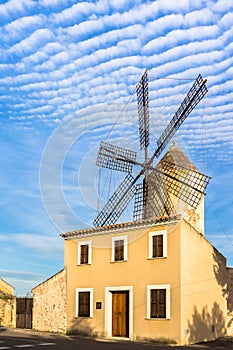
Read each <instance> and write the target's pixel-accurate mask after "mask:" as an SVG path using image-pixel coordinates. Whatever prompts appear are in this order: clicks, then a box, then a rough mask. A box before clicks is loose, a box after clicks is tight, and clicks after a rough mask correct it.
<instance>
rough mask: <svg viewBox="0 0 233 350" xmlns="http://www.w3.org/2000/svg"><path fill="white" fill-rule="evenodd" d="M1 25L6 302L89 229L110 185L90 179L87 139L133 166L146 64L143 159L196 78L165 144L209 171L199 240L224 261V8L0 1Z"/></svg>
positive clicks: (229, 221)
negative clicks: (189, 106) (195, 96)
mask: <svg viewBox="0 0 233 350" xmlns="http://www.w3.org/2000/svg"><path fill="white" fill-rule="evenodd" d="M0 19H1V20H0V145H1V152H0V191H1V196H0V202H1V211H0V257H1V258H0V277H1V278H3V279H4V280H6V281H7V282H8V283H10V284H11V285H13V286H14V287H15V293H16V295H20V296H23V295H26V294H27V293H30V291H31V289H32V288H33V287H35V286H36V285H38V284H39V283H41V282H42V281H44V280H46V279H47V278H48V277H50V276H52V275H53V274H55V273H57V272H58V271H59V270H61V269H62V268H63V239H62V238H61V237H60V234H61V233H64V232H68V231H71V230H78V229H81V228H85V227H90V226H92V225H93V220H94V218H95V217H96V214H97V210H98V208H101V207H102V205H103V203H104V200H106V198H107V196H108V195H109V194H110V193H112V191H113V190H114V188H115V187H116V185H117V183H118V182H119V179H118V177H117V176H118V175H117V174H112V173H111V174H110V172H108V173H107V172H103V174H102V175H101V176H100V171H99V169H98V167H96V165H95V159H96V154H97V152H98V147H99V143H100V142H101V141H102V140H105V141H107V142H112V143H114V144H116V145H118V146H121V147H124V148H128V149H131V150H134V151H137V154H138V159H139V160H140V157H142V155H141V154H140V149H139V144H138V143H139V142H138V126H137V123H138V120H137V105H136V97H135V86H136V84H137V82H138V81H139V79H140V77H141V76H142V74H143V72H144V71H145V69H148V70H149V79H150V93H149V96H150V132H151V138H150V140H151V142H150V146H149V152H150V154H153V151H154V150H155V148H156V141H157V139H158V137H159V136H160V134H161V132H162V131H163V130H164V128H165V127H166V125H167V123H168V122H169V121H170V120H171V118H172V116H173V114H174V113H175V111H176V110H177V108H178V107H179V105H180V103H181V102H182V101H183V98H184V97H185V95H186V93H187V92H188V91H189V89H190V88H191V86H192V84H193V82H194V81H195V79H196V78H197V76H198V74H201V75H202V76H203V78H206V79H207V86H208V94H207V96H206V97H204V98H203V100H202V101H201V102H200V103H199V104H198V106H197V107H196V108H195V109H194V111H193V112H192V113H191V114H190V116H189V117H188V118H187V120H185V122H184V123H183V125H182V126H181V127H180V129H179V131H178V132H177V134H176V135H175V138H174V140H175V141H176V143H177V144H178V145H179V146H180V147H181V149H182V150H183V151H184V152H185V153H186V154H187V155H188V156H189V158H190V160H191V161H192V162H193V163H194V164H195V165H196V167H197V168H198V169H199V171H200V172H202V173H205V174H207V175H209V176H211V181H210V183H209V185H208V188H207V191H206V196H205V208H206V211H205V220H206V221H205V236H206V238H207V239H208V240H209V241H210V242H211V243H212V244H213V245H214V246H215V247H216V248H217V249H218V250H220V252H221V253H222V254H223V255H224V256H225V257H226V258H227V261H228V266H233V189H232V188H233V187H232V179H233V166H232V165H233V134H232V132H233V102H232V101H233V81H232V80H233V42H232V37H233V27H232V23H233V3H232V2H231V1H225V0H205V1H204V0H179V1H172V0H158V1H149V0H148V1H146V0H144V1H143V0H128V1H127V0H99V1H85V2H81V1H77V0H37V1H36V0H9V1H4V0H1V1H0ZM99 179H100V180H99ZM100 187H101V191H102V192H100V191H99V188H100ZM99 194H101V199H100V200H98V197H99ZM124 215H125V217H123V220H127V221H130V220H131V219H130V215H131V214H130V210H128V212H127V211H126V213H125V214H124Z"/></svg>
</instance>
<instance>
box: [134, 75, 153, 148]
mask: <svg viewBox="0 0 233 350" xmlns="http://www.w3.org/2000/svg"><path fill="white" fill-rule="evenodd" d="M136 92H137V101H138V124H139V138H140V149H145V148H147V147H148V146H149V143H150V131H149V128H150V125H149V77H148V70H146V71H145V73H144V74H143V76H142V77H141V80H140V81H139V83H138V84H137V86H136Z"/></svg>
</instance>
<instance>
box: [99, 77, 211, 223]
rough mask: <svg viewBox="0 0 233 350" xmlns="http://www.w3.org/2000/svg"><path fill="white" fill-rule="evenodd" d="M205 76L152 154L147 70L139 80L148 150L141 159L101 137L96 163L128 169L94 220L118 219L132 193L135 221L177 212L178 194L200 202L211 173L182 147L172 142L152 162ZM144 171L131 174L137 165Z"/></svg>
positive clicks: (198, 95) (196, 98)
mask: <svg viewBox="0 0 233 350" xmlns="http://www.w3.org/2000/svg"><path fill="white" fill-rule="evenodd" d="M206 82H207V81H206V79H205V80H203V78H202V76H201V75H198V77H197V79H196V80H195V82H194V84H193V86H192V87H191V89H190V90H189V92H188V94H187V95H186V97H185V98H184V100H183V102H182V103H181V105H180V107H179V108H178V110H177V112H176V113H175V114H174V116H173V118H172V119H171V121H170V122H169V124H168V126H167V127H166V128H165V130H164V131H163V133H162V134H161V136H160V137H159V139H158V140H157V148H156V149H155V151H154V153H153V155H152V156H149V152H148V146H149V144H150V130H149V79H148V70H146V71H145V73H144V74H143V76H142V77H141V79H140V81H139V83H138V84H137V86H136V93H137V103H138V122H139V142H140V149H141V150H142V151H144V162H143V163H141V162H138V161H137V159H136V152H134V151H131V150H128V149H125V148H122V147H118V146H115V145H112V144H110V143H107V142H101V144H100V148H99V151H98V155H97V160H96V165H98V166H99V167H104V168H108V169H112V170H116V171H121V172H125V173H126V177H125V179H124V180H123V181H122V182H121V183H120V185H119V186H118V188H117V189H116V190H115V192H114V193H113V195H112V196H111V198H110V199H109V200H108V202H107V203H106V204H105V206H104V207H103V209H102V210H101V211H100V212H99V213H98V215H97V217H96V219H95V220H94V225H95V226H106V225H111V224H114V223H116V221H117V220H118V219H119V217H120V216H121V214H122V213H123V211H124V210H125V209H126V207H127V206H128V204H129V202H130V201H131V200H132V198H133V197H135V199H134V212H133V221H137V220H142V219H149V218H158V217H161V216H165V217H170V216H174V215H176V208H175V206H174V203H175V202H176V201H177V200H178V199H180V200H181V201H183V202H185V203H186V204H187V205H188V206H189V207H190V208H193V209H194V210H195V209H197V207H198V206H199V204H200V202H201V200H202V198H203V195H204V194H205V189H206V186H207V185H208V183H209V180H210V177H208V176H206V175H204V174H201V173H200V172H199V171H198V170H197V169H196V168H195V167H194V166H193V165H192V163H191V162H190V161H189V160H188V158H187V157H186V156H185V155H184V153H183V152H182V151H181V150H180V149H178V147H175V146H173V148H171V149H170V150H169V152H167V153H166V154H165V156H164V157H163V158H162V159H161V160H160V161H159V163H158V164H157V165H156V166H155V167H154V166H153V161H154V159H155V158H159V156H160V155H161V154H162V152H163V151H164V149H165V148H166V146H167V145H168V143H169V142H170V141H171V139H172V137H173V136H174V134H175V133H176V131H177V130H178V129H179V127H180V126H181V125H182V123H183V122H184V120H185V119H186V118H187V117H188V115H189V114H190V113H191V112H192V110H193V109H194V108H195V107H196V105H197V104H198V103H199V102H200V101H201V100H202V98H203V97H204V96H205V94H206V93H207V91H208V90H207V86H206ZM135 165H137V166H139V167H140V171H139V172H138V173H137V174H136V176H133V175H132V170H133V166H135Z"/></svg>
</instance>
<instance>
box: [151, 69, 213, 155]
mask: <svg viewBox="0 0 233 350" xmlns="http://www.w3.org/2000/svg"><path fill="white" fill-rule="evenodd" d="M205 83H206V79H204V80H203V78H202V76H201V74H199V75H198V77H197V79H196V80H195V82H194V84H193V86H192V88H191V89H190V90H189V92H188V94H187V95H186V97H185V99H184V101H183V102H182V103H181V105H180V107H179V109H178V110H177V112H176V113H175V115H174V116H173V118H172V120H171V121H170V123H169V124H168V126H167V127H166V129H165V130H164V132H163V133H162V134H161V136H160V138H159V139H158V141H157V146H158V148H157V150H156V151H155V156H156V157H157V158H158V157H159V155H160V154H161V153H162V151H163V150H164V149H165V147H166V146H167V144H168V143H169V141H170V140H171V138H172V137H173V135H174V134H175V132H176V131H177V130H178V129H179V127H180V125H181V124H182V123H183V121H184V120H185V119H186V118H187V116H188V115H189V114H190V113H191V112H192V110H193V109H194V108H195V107H196V105H197V104H198V103H199V102H200V101H201V99H202V98H203V97H204V96H205V94H206V93H207V92H208V89H207V87H206V85H205Z"/></svg>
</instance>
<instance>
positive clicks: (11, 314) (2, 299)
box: [0, 291, 16, 327]
mask: <svg viewBox="0 0 233 350" xmlns="http://www.w3.org/2000/svg"><path fill="white" fill-rule="evenodd" d="M15 313H16V298H15V297H14V296H13V295H10V294H6V293H3V292H1V291H0V326H4V327H15V321H16V317H15Z"/></svg>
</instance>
